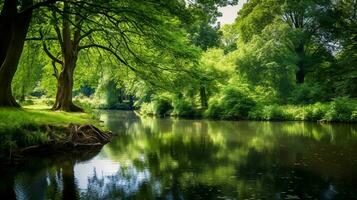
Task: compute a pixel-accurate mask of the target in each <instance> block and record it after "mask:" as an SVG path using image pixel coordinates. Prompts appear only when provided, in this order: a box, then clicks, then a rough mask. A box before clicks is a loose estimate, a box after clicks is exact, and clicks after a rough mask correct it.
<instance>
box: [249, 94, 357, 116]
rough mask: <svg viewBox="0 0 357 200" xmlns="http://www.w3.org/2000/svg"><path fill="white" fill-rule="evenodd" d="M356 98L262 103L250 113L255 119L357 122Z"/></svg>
mask: <svg viewBox="0 0 357 200" xmlns="http://www.w3.org/2000/svg"><path fill="white" fill-rule="evenodd" d="M356 110H357V102H356V100H352V99H348V98H345V97H341V98H335V99H334V100H333V101H332V102H330V103H315V104H310V105H299V106H296V105H283V106H279V105H265V106H264V105H260V106H257V107H255V108H254V110H253V111H251V112H250V113H249V118H250V119H254V120H278V121H284V120H291V121H323V122H324V121H325V122H356Z"/></svg>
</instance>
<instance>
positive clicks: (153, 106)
mask: <svg viewBox="0 0 357 200" xmlns="http://www.w3.org/2000/svg"><path fill="white" fill-rule="evenodd" d="M171 103H172V100H171V98H170V97H169V96H166V95H156V96H154V97H153V98H152V100H151V101H150V102H147V103H142V104H141V107H140V112H141V113H142V114H143V115H156V116H164V115H168V116H169V115H170V113H169V111H172V109H173V107H172V105H171Z"/></svg>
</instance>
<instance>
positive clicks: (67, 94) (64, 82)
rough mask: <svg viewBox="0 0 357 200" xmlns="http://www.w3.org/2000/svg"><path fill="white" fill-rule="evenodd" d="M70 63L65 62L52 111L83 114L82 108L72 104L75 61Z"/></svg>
mask: <svg viewBox="0 0 357 200" xmlns="http://www.w3.org/2000/svg"><path fill="white" fill-rule="evenodd" d="M69 61H70V62H69ZM69 61H67V62H65V64H64V67H63V70H62V72H61V74H60V76H59V78H58V83H57V94H56V101H55V104H54V105H53V107H52V109H53V110H63V111H66V112H83V109H82V108H80V107H78V106H76V105H74V103H73V102H72V91H73V73H74V69H75V61H74V60H69Z"/></svg>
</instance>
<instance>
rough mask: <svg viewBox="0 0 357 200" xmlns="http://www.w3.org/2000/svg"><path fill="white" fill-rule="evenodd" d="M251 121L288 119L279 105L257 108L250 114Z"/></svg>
mask: <svg viewBox="0 0 357 200" xmlns="http://www.w3.org/2000/svg"><path fill="white" fill-rule="evenodd" d="M248 116H249V119H254V120H282V119H286V117H285V116H284V113H283V110H282V109H281V107H279V106H278V105H269V106H256V107H255V109H254V110H252V111H251V112H249V115H248Z"/></svg>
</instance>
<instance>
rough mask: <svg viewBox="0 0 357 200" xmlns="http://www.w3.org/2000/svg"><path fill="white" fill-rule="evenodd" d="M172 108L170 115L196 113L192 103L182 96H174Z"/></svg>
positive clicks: (188, 115)
mask: <svg viewBox="0 0 357 200" xmlns="http://www.w3.org/2000/svg"><path fill="white" fill-rule="evenodd" d="M172 106H173V108H174V110H173V112H172V115H174V116H181V117H193V116H195V115H196V111H195V109H194V106H193V105H192V103H190V102H189V101H188V100H186V99H183V98H175V99H174V100H173V101H172Z"/></svg>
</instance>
